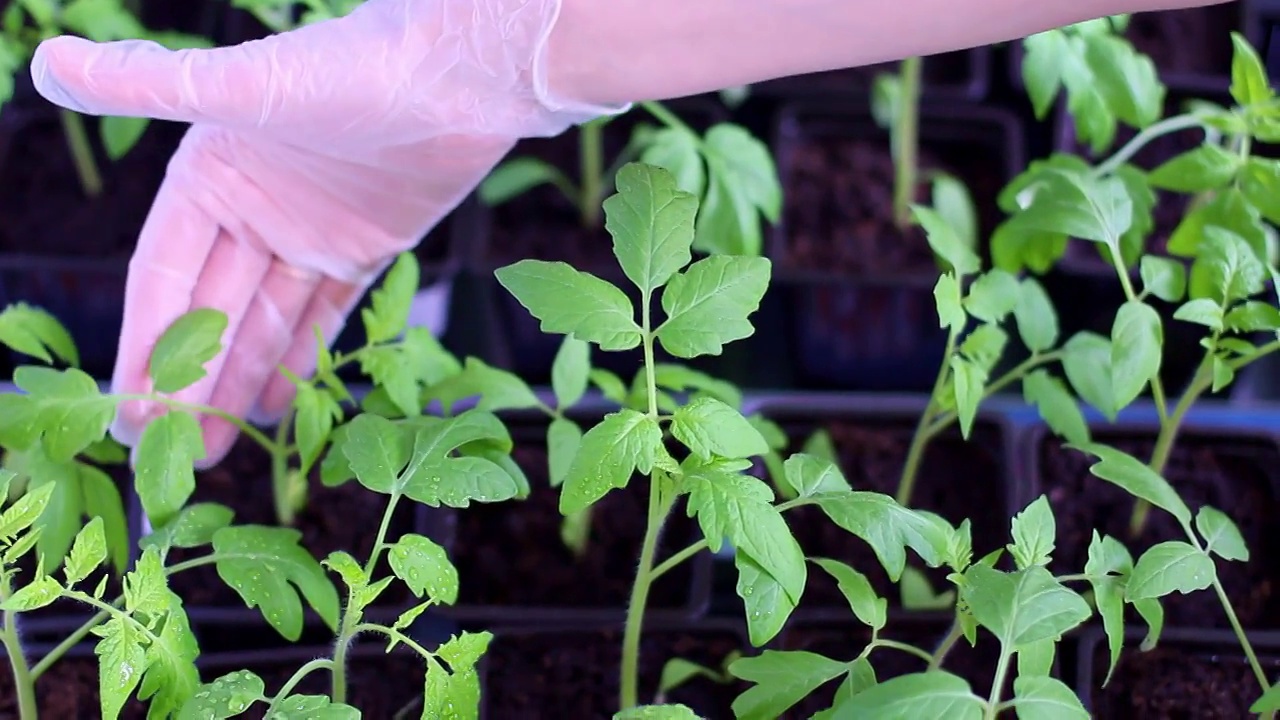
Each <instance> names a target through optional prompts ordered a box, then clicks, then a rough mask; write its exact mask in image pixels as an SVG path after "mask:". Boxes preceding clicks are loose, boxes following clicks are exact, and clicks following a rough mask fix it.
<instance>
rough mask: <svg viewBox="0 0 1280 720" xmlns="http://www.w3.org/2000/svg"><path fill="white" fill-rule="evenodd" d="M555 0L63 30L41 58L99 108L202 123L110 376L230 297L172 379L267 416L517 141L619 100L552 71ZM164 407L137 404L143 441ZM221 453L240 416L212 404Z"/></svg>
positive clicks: (130, 420) (396, 4) (57, 89)
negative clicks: (584, 99) (176, 26)
mask: <svg viewBox="0 0 1280 720" xmlns="http://www.w3.org/2000/svg"><path fill="white" fill-rule="evenodd" d="M558 11H559V0H369V2H368V3H367V4H365V5H363V6H361V7H360V8H358V9H357V10H355V11H354V12H353V13H351V14H350V15H348V16H346V17H344V18H340V19H337V20H332V21H326V22H323V23H318V24H315V25H310V26H306V27H303V28H301V29H298V30H295V31H291V32H288V33H284V34H280V35H275V36H271V37H268V38H266V39H263V40H258V41H254V42H250V43H245V44H243V45H238V46H235V47H230V48H220V49H214V50H182V51H177V52H173V51H169V50H165V49H163V48H161V47H160V46H158V45H155V44H152V43H148V42H141V41H128V42H116V43H107V44H96V43H91V42H89V41H87V40H83V39H80V38H72V37H60V38H55V39H52V40H49V41H47V42H45V43H43V44H41V45H40V47H39V48H38V50H37V51H36V54H35V57H34V59H33V61H32V75H33V77H34V80H35V84H36V87H37V88H38V89H39V91H40V93H41V94H42V95H44V96H45V97H46V98H48V99H49V100H52V101H53V102H55V103H57V104H59V105H62V106H64V107H68V108H71V109H74V110H78V111H80V112H84V113H89V114H96V115H120V116H144V117H150V118H156V119H161V120H172V121H180V122H190V123H193V126H192V127H191V129H190V130H189V131H188V133H187V135H186V136H185V138H184V139H183V141H182V143H181V145H180V147H179V149H178V151H177V153H176V154H175V155H174V157H173V159H172V161H171V162H170V165H169V167H168V171H167V174H166V176H165V179H164V182H163V184H162V186H161V188H160V191H159V193H158V195H157V197H156V200H155V204H154V206H153V208H152V211H151V213H150V215H149V217H148V219H147V221H146V224H145V227H144V228H143V230H142V233H141V236H140V237H139V239H138V245H137V249H136V251H135V253H134V255H133V258H132V260H131V261H130V264H129V274H128V282H127V285H126V291H125V309H124V324H123V328H122V330H121V337H120V346H119V355H118V360H117V365H116V368H115V373H114V377H113V380H112V389H113V391H115V392H119V393H138V392H148V391H149V390H150V382H149V379H148V376H147V366H148V361H149V358H150V354H151V350H152V347H153V345H154V343H155V341H156V339H157V338H158V337H159V335H160V334H161V333H162V332H163V331H164V329H165V328H166V327H167V326H168V325H169V324H170V323H172V322H173V320H175V319H176V318H177V317H178V316H179V315H181V314H183V313H185V312H187V311H188V310H190V309H193V308H198V307H213V308H217V309H219V310H221V311H223V312H225V313H226V314H227V315H228V317H229V325H228V328H227V331H226V334H225V335H224V337H223V343H224V346H225V347H226V350H225V351H224V352H223V353H222V354H220V355H219V356H218V358H217V359H215V360H214V361H213V362H211V363H210V364H209V365H208V366H207V368H208V370H209V373H208V376H207V377H205V378H204V379H202V380H200V381H199V382H198V383H196V384H195V385H193V386H192V387H190V388H188V389H186V390H184V391H182V392H180V393H179V394H178V395H177V396H176V398H177V399H179V400H181V401H184V402H190V403H200V404H207V405H212V406H213V407H216V408H219V409H221V410H223V411H226V412H228V413H231V414H232V415H234V416H238V417H245V416H249V417H251V418H253V419H254V420H255V421H258V422H264V423H265V422H273V421H275V420H277V419H278V418H279V417H280V415H281V414H282V413H283V411H284V410H285V409H286V408H287V407H288V404H289V403H290V402H291V400H292V398H293V395H294V391H293V386H292V385H291V384H290V383H289V382H288V381H287V380H286V379H285V378H284V377H283V376H282V375H280V374H279V373H278V371H277V368H278V366H279V365H280V364H281V363H283V364H284V365H285V366H286V367H288V368H289V369H290V370H292V371H293V372H295V373H297V374H299V375H301V376H304V377H305V376H306V375H308V374H309V373H311V372H312V371H313V370H314V363H315V354H316V350H317V348H316V344H315V338H314V334H313V329H312V328H313V326H314V325H317V324H318V325H319V326H320V328H321V330H322V332H323V334H324V337H325V338H326V340H327V341H328V342H332V341H333V339H334V338H335V337H336V336H337V334H338V332H339V331H340V330H341V328H342V327H343V325H344V323H345V320H346V317H347V315H348V314H349V313H350V312H351V311H352V310H353V308H354V305H355V303H357V302H358V301H359V300H360V298H361V297H362V295H363V293H364V292H365V291H366V290H367V288H368V287H369V285H370V283H371V282H372V281H373V280H374V279H375V278H376V277H377V275H378V274H379V273H380V272H381V271H382V270H383V269H385V268H386V267H387V265H388V264H389V262H390V261H391V260H392V259H394V257H395V255H396V254H398V253H400V252H401V251H404V250H407V249H409V248H412V247H413V246H414V245H415V244H417V243H418V241H419V240H420V239H421V238H422V237H423V236H424V235H425V234H426V232H427V231H428V230H429V229H430V228H432V227H433V226H434V225H435V224H436V223H438V222H439V221H440V220H441V219H442V218H443V217H444V216H445V215H446V214H448V213H449V212H450V211H451V210H452V209H453V208H454V207H455V206H456V205H457V204H458V203H459V202H460V201H461V200H462V199H463V198H465V197H466V196H467V194H468V193H470V192H471V191H472V190H473V189H474V188H475V186H476V185H477V184H478V183H479V182H480V181H481V180H482V179H483V178H484V177H485V175H487V174H488V172H489V171H490V170H491V169H492V167H493V166H494V165H495V164H496V163H497V162H498V161H500V160H501V159H502V157H503V156H504V155H505V154H506V153H507V152H508V151H509V150H510V149H511V147H512V146H513V144H514V142H515V140H516V139H518V138H521V137H531V136H550V135H556V134H558V133H560V132H562V131H564V130H565V129H567V128H568V127H569V126H571V125H573V124H576V123H580V122H584V121H586V120H588V119H591V118H594V117H598V116H600V115H602V114H608V113H612V112H617V111H620V110H623V109H625V107H603V106H592V105H587V104H576V103H573V102H572V101H570V100H568V99H566V98H556V97H553V96H552V94H551V93H550V92H549V91H548V89H547V83H546V62H545V52H544V50H545V45H546V38H547V36H548V35H549V33H550V30H551V28H552V26H553V24H554V23H555V21H556V18H557V14H558ZM162 412H164V410H163V408H162V407H157V406H155V405H153V404H150V403H138V402H133V403H126V404H124V405H123V406H122V407H121V410H120V412H119V413H117V417H116V419H115V422H114V423H113V425H112V430H111V432H112V434H113V436H114V437H115V438H116V439H117V440H119V441H120V442H122V443H125V444H127V445H133V444H135V443H136V442H137V440H138V439H139V436H140V434H141V432H142V430H143V428H144V427H145V425H146V423H147V422H148V421H149V420H150V419H151V418H153V417H155V416H157V415H159V414H160V413H162ZM202 426H203V429H204V433H205V435H204V438H205V445H206V456H205V459H204V460H203V461H202V462H201V463H200V464H201V466H204V467H207V466H208V465H211V464H213V463H215V462H216V461H218V460H219V459H220V458H221V457H223V456H224V455H225V453H226V451H227V450H228V449H229V448H230V446H231V444H232V443H233V441H234V439H235V437H236V435H237V432H236V429H235V426H234V425H233V424H231V423H229V422H227V421H225V420H222V419H219V418H216V417H209V416H206V417H204V418H202Z"/></svg>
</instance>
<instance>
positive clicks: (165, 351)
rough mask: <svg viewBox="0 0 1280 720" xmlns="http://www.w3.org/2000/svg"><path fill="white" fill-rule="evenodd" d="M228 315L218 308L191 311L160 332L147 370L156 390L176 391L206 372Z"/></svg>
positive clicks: (216, 348)
mask: <svg viewBox="0 0 1280 720" xmlns="http://www.w3.org/2000/svg"><path fill="white" fill-rule="evenodd" d="M226 330H227V316H226V314H225V313H223V312H222V311H220V310H214V309H212V308H197V309H195V310H191V311H189V312H187V313H185V314H183V315H182V316H180V317H179V318H178V319H177V320H174V321H173V323H172V324H170V325H169V327H168V328H167V329H166V330H165V331H164V333H162V334H161V335H160V339H159V340H157V341H156V344H155V348H154V349H153V350H152V351H151V363H150V366H149V372H150V374H151V379H152V381H153V383H154V385H155V390H156V392H159V393H166V394H168V393H175V392H178V391H179V390H182V389H183V388H186V387H188V386H190V385H193V384H195V383H196V382H197V381H199V380H200V379H201V378H203V377H204V376H205V374H206V372H205V369H204V365H205V363H207V362H209V361H210V360H212V359H213V358H214V357H216V356H217V355H218V353H220V352H222V334H223V333H224V332H226Z"/></svg>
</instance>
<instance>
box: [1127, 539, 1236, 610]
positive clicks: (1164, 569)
mask: <svg viewBox="0 0 1280 720" xmlns="http://www.w3.org/2000/svg"><path fill="white" fill-rule="evenodd" d="M1214 572H1215V571H1214V567H1213V560H1211V559H1210V558H1209V556H1208V555H1206V554H1205V553H1204V552H1202V551H1200V550H1198V549H1196V548H1195V547H1193V546H1191V545H1189V544H1187V543H1185V542H1181V541H1173V540H1171V541H1167V542H1162V543H1157V544H1155V545H1153V546H1151V548H1150V549H1148V550H1147V551H1146V552H1145V553H1143V554H1142V557H1139V558H1138V561H1137V562H1136V563H1134V565H1133V573H1132V574H1130V576H1129V583H1128V585H1127V586H1126V587H1125V597H1126V598H1127V599H1128V600H1129V601H1130V602H1132V601H1134V600H1145V599H1155V598H1161V597H1164V596H1166V595H1170V594H1172V593H1175V592H1179V593H1182V594H1184V595H1185V594H1188V593H1192V592H1195V591H1197V590H1203V589H1205V588H1207V587H1209V585H1210V584H1211V583H1212V582H1213V578H1214Z"/></svg>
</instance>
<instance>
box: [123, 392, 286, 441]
mask: <svg viewBox="0 0 1280 720" xmlns="http://www.w3.org/2000/svg"><path fill="white" fill-rule="evenodd" d="M112 397H113V398H115V399H116V400H117V401H118V402H148V403H157V404H159V405H164V406H165V407H167V408H169V409H170V410H181V411H182V412H188V413H192V414H193V415H211V416H213V417H216V418H218V419H220V420H226V421H227V422H229V423H231V424H232V425H235V426H236V429H237V430H239V431H240V432H242V433H244V434H245V436H247V437H249V438H250V439H252V440H253V441H254V442H256V443H258V445H259V446H261V447H262V449H263V450H266V451H267V452H269V453H271V454H273V455H274V454H275V453H276V452H277V450H278V448H277V447H276V443H275V441H274V440H272V439H271V438H269V437H267V434H266V433H264V432H262V431H261V430H259V429H258V428H256V427H254V426H252V425H250V424H249V423H247V422H245V420H244V419H243V418H240V417H238V416H236V415H232V414H231V413H229V412H227V411H225V410H219V409H218V408H215V407H210V406H208V405H194V404H191V403H184V402H178V401H177V400H174V399H173V398H169V397H165V396H164V395H112Z"/></svg>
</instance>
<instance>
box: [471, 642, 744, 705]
mask: <svg viewBox="0 0 1280 720" xmlns="http://www.w3.org/2000/svg"><path fill="white" fill-rule="evenodd" d="M621 652H622V630H621V629H616V630H613V629H611V630H600V631H589V632H572V633H561V632H547V633H536V632H534V633H528V634H511V635H502V634H499V635H498V636H497V637H495V638H494V641H493V643H492V644H491V645H490V646H489V652H488V654H487V655H486V658H487V660H488V663H489V672H488V673H487V675H486V678H487V683H486V686H485V711H486V716H487V717H490V718H495V719H498V718H501V719H502V720H508V719H510V720H539V719H540V718H548V719H550V718H557V719H558V718H583V719H584V720H585V719H587V718H593V719H594V718H608V717H612V716H613V713H615V712H616V711H617V710H618V673H619V665H620V663H621ZM732 652H741V653H745V654H752V653H751V652H750V646H749V645H748V644H747V643H746V641H745V640H744V639H743V638H742V637H741V636H740V635H738V634H737V633H733V632H728V631H707V630H698V631H689V632H684V631H651V632H646V633H645V635H644V637H643V638H642V639H641V641H640V687H639V690H640V702H642V703H653V702H655V701H656V700H657V698H656V693H657V690H658V681H659V678H660V677H661V674H662V668H663V666H664V665H665V664H666V663H667V661H669V660H671V659H674V658H683V659H686V660H690V661H692V662H696V663H698V664H700V665H703V666H705V667H708V668H711V669H713V670H714V669H719V668H720V667H721V665H722V663H723V662H724V659H725V657H726V656H727V655H728V654H729V653H732ZM747 687H748V685H747V684H746V683H742V682H734V683H733V684H730V685H722V684H719V683H715V682H712V681H710V680H708V679H705V678H702V677H699V678H697V679H695V680H691V681H690V682H688V683H686V684H685V685H682V686H681V687H679V688H677V689H675V690H673V691H672V692H671V693H669V694H668V696H667V697H666V698H664V699H663V700H662V702H668V703H679V704H683V705H686V706H688V707H689V708H691V709H692V710H693V711H694V712H695V713H697V714H698V716H700V717H703V718H706V720H732V718H733V717H734V716H733V711H732V710H731V706H732V704H733V700H734V698H736V697H737V696H738V695H740V694H741V693H742V692H743V691H745V690H746V689H747Z"/></svg>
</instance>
